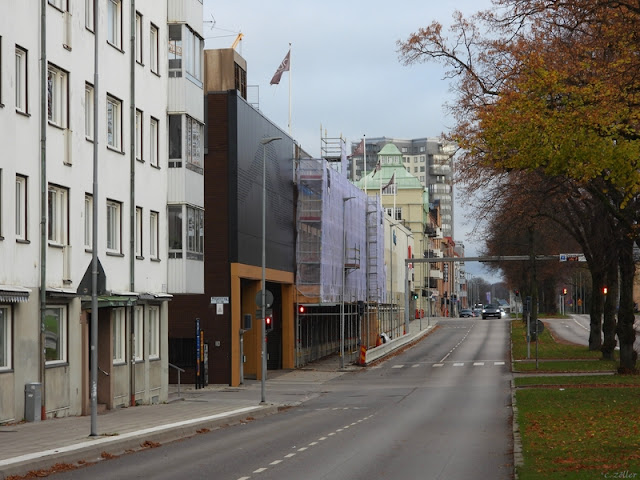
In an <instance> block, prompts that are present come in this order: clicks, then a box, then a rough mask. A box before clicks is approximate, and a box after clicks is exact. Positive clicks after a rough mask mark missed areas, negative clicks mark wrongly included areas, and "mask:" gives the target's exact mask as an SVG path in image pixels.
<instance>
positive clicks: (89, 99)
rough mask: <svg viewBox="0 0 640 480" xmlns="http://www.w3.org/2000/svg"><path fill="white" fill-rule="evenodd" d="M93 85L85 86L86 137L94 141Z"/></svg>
mask: <svg viewBox="0 0 640 480" xmlns="http://www.w3.org/2000/svg"><path fill="white" fill-rule="evenodd" d="M93 91H94V90H93V85H89V84H88V83H86V84H85V85H84V136H85V138H86V139H87V140H93Z"/></svg>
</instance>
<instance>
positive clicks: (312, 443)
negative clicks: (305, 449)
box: [309, 442, 318, 447]
mask: <svg viewBox="0 0 640 480" xmlns="http://www.w3.org/2000/svg"><path fill="white" fill-rule="evenodd" d="M317 444H318V442H311V443H310V444H309V446H310V447H313V446H314V445H317Z"/></svg>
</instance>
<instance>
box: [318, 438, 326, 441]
mask: <svg viewBox="0 0 640 480" xmlns="http://www.w3.org/2000/svg"><path fill="white" fill-rule="evenodd" d="M326 439H327V437H320V438H319V439H318V440H319V441H321V442H322V441H323V440H326Z"/></svg>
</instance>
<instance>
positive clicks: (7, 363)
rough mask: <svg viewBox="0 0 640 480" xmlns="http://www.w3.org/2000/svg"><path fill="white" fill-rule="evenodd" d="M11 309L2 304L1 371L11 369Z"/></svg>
mask: <svg viewBox="0 0 640 480" xmlns="http://www.w3.org/2000/svg"><path fill="white" fill-rule="evenodd" d="M10 315H11V309H10V308H9V307H6V306H0V371H2V370H11V347H12V345H13V342H12V340H13V337H12V333H11V327H12V325H11V316H10Z"/></svg>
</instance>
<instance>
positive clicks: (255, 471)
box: [253, 467, 266, 473]
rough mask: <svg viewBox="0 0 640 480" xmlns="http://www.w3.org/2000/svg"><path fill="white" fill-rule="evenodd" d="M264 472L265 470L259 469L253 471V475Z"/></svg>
mask: <svg viewBox="0 0 640 480" xmlns="http://www.w3.org/2000/svg"><path fill="white" fill-rule="evenodd" d="M265 470H266V468H264V467H262V468H259V469H257V470H254V471H253V473H262V472H264V471H265Z"/></svg>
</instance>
